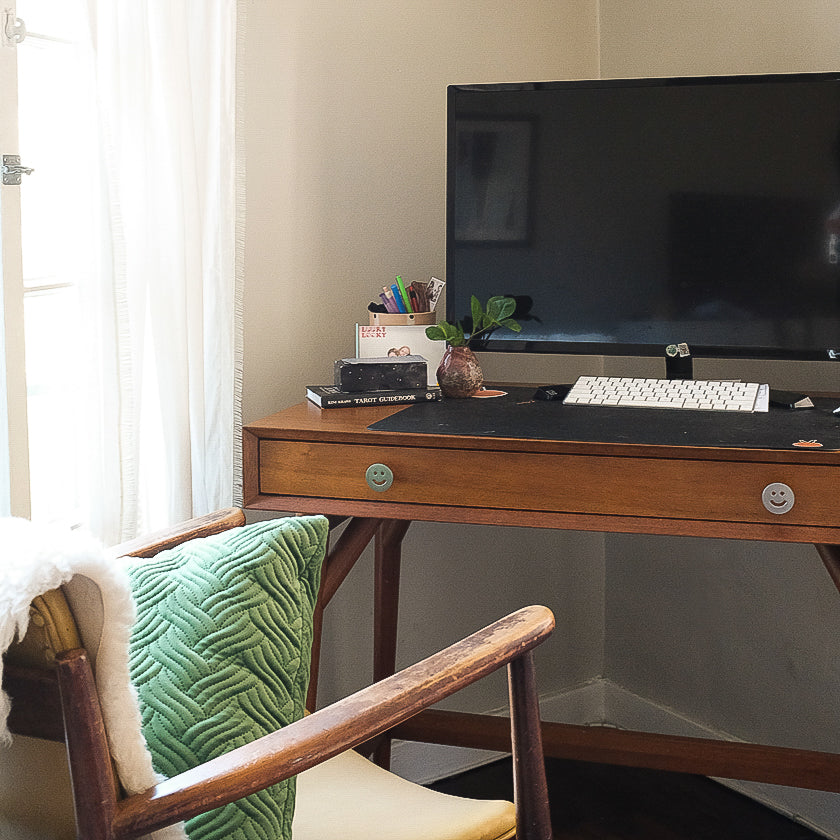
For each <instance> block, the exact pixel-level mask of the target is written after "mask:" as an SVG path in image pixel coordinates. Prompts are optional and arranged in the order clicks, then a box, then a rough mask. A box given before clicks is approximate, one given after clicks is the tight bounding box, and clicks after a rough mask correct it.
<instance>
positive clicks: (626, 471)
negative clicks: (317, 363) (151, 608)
mask: <svg viewBox="0 0 840 840" xmlns="http://www.w3.org/2000/svg"><path fill="white" fill-rule="evenodd" d="M372 464H383V465H385V466H386V467H388V468H389V469H390V471H391V473H392V475H393V482H392V483H391V484H390V486H388V487H387V489H385V490H381V491H377V490H374V489H372V488H371V487H370V486H369V485H368V483H367V481H366V471H367V469H368V467H370V466H371V465H372ZM259 477H260V492H261V493H264V494H275V495H285V496H304V497H313V498H324V499H354V500H365V501H373V502H377V501H382V502H386V501H387V502H389V503H412V504H423V505H444V506H452V507H456V508H484V509H491V510H492V509H499V510H521V511H523V512H526V511H529V510H532V511H546V512H558V513H582V514H603V515H607V516H641V517H664V518H676V519H695V520H720V521H731V522H763V523H779V524H782V523H784V524H790V525H793V524H808V523H813V522H821V523H824V524H826V525H838V524H840V512H838V509H837V498H838V495H840V492H838V491H840V470H838V469H837V467H832V466H807V465H806V466H803V465H801V464H797V465H796V466H795V468H794V467H793V466H788V465H785V464H772V463H753V462H738V461H705V460H704V461H695V460H689V459H686V460H679V459H673V458H668V459H659V458H643V457H639V458H634V457H614V456H593V455H566V454H544V453H523V452H501V453H500V452H488V451H484V450H452V449H447V450H445V449H424V448H422V447H388V446H365V445H353V444H333V443H310V442H298V441H278V440H262V441H260V457H259ZM774 483H783V484H786V485H789V488H790V489H791V490H792V491H793V493H794V494H795V502H794V504H793V507H792V508H791V509H790V510H788V511H787V512H785V513H783V514H776V513H771V512H770V511H769V510H767V508H766V507H765V505H764V502H763V501H762V492H763V490H764V489H765V487H767V486H768V485H770V484H774ZM523 524H525V523H524V522H523Z"/></svg>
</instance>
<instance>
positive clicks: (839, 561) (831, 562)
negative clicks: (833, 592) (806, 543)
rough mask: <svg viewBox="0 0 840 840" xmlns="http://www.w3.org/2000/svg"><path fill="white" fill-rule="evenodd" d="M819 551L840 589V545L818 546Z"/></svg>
mask: <svg viewBox="0 0 840 840" xmlns="http://www.w3.org/2000/svg"><path fill="white" fill-rule="evenodd" d="M816 548H817V551H818V552H819V554H820V557H821V558H822V561H823V563H825V567H826V569H828V573H829V574H830V575H831V579H832V580H833V581H834V585H835V586H836V587H837V588H838V589H840V545H825V544H819V543H818V544H817V546H816Z"/></svg>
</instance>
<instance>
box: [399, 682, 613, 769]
mask: <svg viewBox="0 0 840 840" xmlns="http://www.w3.org/2000/svg"><path fill="white" fill-rule="evenodd" d="M507 713H508V710H507V708H499V709H492V710H490V711H488V712H485V714H491V715H506V714H507ZM540 714H541V715H542V717H543V720H562V721H565V722H567V723H579V724H584V725H587V724H591V723H597V722H599V721H601V720H603V719H604V714H605V707H604V681H603V680H593V681H592V682H589V683H586V684H584V685H580V686H577V687H575V688H573V689H569V690H567V691H561V692H557V693H555V694H550V695H545V696H542V697H540ZM503 755H504V753H497V752H492V751H490V750H475V749H465V748H462V747H447V746H441V745H439V744H420V743H417V742H415V741H395V742H394V744H393V747H392V750H391V767H392V769H393V770H394V772H395V773H398V774H399V775H400V776H403V777H405V778H407V779H411V781H413V782H417V783H418V784H421V785H427V784H430V783H431V782H436V781H438V780H440V779H445V778H448V777H449V776H455V775H457V774H458V773H465V772H466V771H467V770H472V769H474V768H475V767H481V766H482V765H483V764H489V763H490V762H491V761H496V760H497V759H499V758H501V757H502V756H503Z"/></svg>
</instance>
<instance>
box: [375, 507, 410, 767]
mask: <svg viewBox="0 0 840 840" xmlns="http://www.w3.org/2000/svg"><path fill="white" fill-rule="evenodd" d="M410 524H411V522H410V521H405V520H401V519H395V520H388V521H385V522H383V523H382V524H381V525H380V526H379V529H378V530H377V532H376V543H375V553H374V563H375V578H374V601H373V639H374V643H373V645H374V646H373V680H374V682H377V681H379V680H381V679H384V678H385V677H390V676H391V674H393V673H394V672H395V670H396V666H397V621H398V613H399V602H400V560H401V549H402V540H403V537H404V536H405V534H406V531H407V530H408V526H409V525H410ZM373 759H374V761H375V762H376V763H377V764H379V765H380V766H381V767H386V768H387V767H390V764H391V739H390V738H384V739H383V740H381V741H380V742H379V744H378V745H377V746H376V749H375V750H374V752H373Z"/></svg>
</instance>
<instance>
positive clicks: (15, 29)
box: [3, 9, 26, 46]
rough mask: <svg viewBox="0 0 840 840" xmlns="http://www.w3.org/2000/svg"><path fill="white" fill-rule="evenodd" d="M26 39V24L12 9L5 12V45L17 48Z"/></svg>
mask: <svg viewBox="0 0 840 840" xmlns="http://www.w3.org/2000/svg"><path fill="white" fill-rule="evenodd" d="M25 37H26V24H25V23H24V22H23V21H22V20H21V19H20V18H19V17H17V15H15V13H14V12H13V11H12V10H11V9H6V10H5V11H4V12H3V43H5V44H8V45H9V46H17V45H18V44H19V43H20V42H21V41H23V39H24V38H25Z"/></svg>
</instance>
